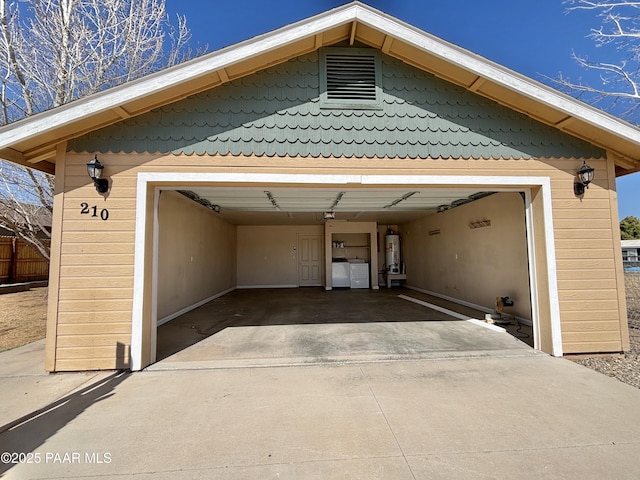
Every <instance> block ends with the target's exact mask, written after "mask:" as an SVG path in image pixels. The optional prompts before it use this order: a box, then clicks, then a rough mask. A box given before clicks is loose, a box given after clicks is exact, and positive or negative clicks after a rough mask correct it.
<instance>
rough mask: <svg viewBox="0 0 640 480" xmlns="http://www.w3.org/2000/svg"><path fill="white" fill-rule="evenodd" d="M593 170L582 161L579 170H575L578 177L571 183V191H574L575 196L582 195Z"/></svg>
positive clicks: (590, 179)
mask: <svg viewBox="0 0 640 480" xmlns="http://www.w3.org/2000/svg"><path fill="white" fill-rule="evenodd" d="M593 172H594V169H593V168H591V167H590V166H589V165H587V162H584V161H583V162H582V166H581V167H580V170H578V171H577V172H576V175H577V176H578V178H577V180H576V181H575V182H574V184H573V193H575V195H576V197H580V196H582V195H584V191H585V189H586V188H589V184H590V183H591V181H592V180H593Z"/></svg>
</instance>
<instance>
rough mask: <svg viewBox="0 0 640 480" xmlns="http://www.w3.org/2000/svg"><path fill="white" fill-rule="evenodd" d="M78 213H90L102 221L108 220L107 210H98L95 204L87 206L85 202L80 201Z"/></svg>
mask: <svg viewBox="0 0 640 480" xmlns="http://www.w3.org/2000/svg"><path fill="white" fill-rule="evenodd" d="M80 214H81V215H91V217H95V218H99V219H101V220H104V221H106V220H109V210H107V209H106V208H103V209H101V210H98V206H97V205H93V206H89V204H88V203H86V202H82V203H81V204H80Z"/></svg>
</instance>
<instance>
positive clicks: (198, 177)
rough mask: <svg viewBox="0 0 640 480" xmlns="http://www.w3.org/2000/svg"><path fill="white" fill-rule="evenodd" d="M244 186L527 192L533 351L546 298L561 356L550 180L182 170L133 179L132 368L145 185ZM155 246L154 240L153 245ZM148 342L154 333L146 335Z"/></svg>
mask: <svg viewBox="0 0 640 480" xmlns="http://www.w3.org/2000/svg"><path fill="white" fill-rule="evenodd" d="M237 182H240V183H246V184H249V185H251V184H292V185H295V184H298V185H305V184H309V185H310V184H316V185H319V184H327V185H344V186H345V188H348V184H358V185H384V186H386V187H389V188H394V187H397V186H405V185H412V186H419V185H424V186H449V185H450V186H454V185H456V186H472V187H478V188H483V187H487V188H488V189H491V190H493V191H512V192H522V191H524V192H525V200H526V212H527V231H528V233H529V234H528V235H527V237H528V239H529V240H528V249H529V272H530V278H531V285H532V292H531V294H532V315H533V318H532V321H533V329H534V336H535V341H536V345H535V347H534V348H536V349H539V348H540V347H539V345H538V344H537V343H538V338H539V336H540V322H539V319H538V317H539V313H538V311H537V303H536V305H533V303H534V302H537V299H538V298H539V297H538V295H548V297H549V303H550V312H551V319H550V323H551V332H550V333H551V338H552V347H551V348H552V352H551V354H552V355H554V356H562V336H561V333H562V332H561V327H560V303H559V296H558V282H557V276H556V271H555V264H556V257H555V239H554V234H553V212H552V204H551V180H550V178H549V177H543V176H531V177H519V176H482V175H478V176H471V175H466V176H464V175H463V176H456V175H415V176H412V175H326V174H295V173H291V174H272V173H250V172H247V173H207V172H198V173H195V172H194V173H185V172H140V173H138V175H137V182H136V189H137V190H136V227H135V258H134V292H133V313H132V322H131V328H132V331H131V369H132V370H140V369H142V368H143V367H142V365H143V364H145V365H146V362H143V359H142V351H143V348H142V347H143V341H144V338H145V335H144V332H143V325H144V322H143V306H144V291H145V285H146V283H147V282H149V281H150V282H151V288H152V289H157V281H156V279H155V278H151V279H147V278H145V275H144V274H145V264H146V262H147V255H148V254H151V255H152V257H151V261H152V262H153V261H157V251H156V252H147V251H146V250H145V245H146V224H147V217H146V216H147V195H148V189H149V187H152V186H154V183H160V184H163V186H162V187H155V188H156V189H157V190H158V191H159V190H165V189H166V190H174V189H176V188H184V185H185V184H193V185H198V186H199V185H210V186H211V185H213V186H215V185H217V184H220V186H223V184H225V183H237ZM532 187H537V188H540V189H541V190H542V199H543V202H542V207H543V212H544V219H543V221H544V229H545V231H544V243H545V250H546V252H547V259H546V267H547V268H546V270H547V271H546V275H547V278H548V286H549V288H548V291H547V292H538V291H537V287H536V282H535V277H536V266H535V261H534V260H535V256H534V250H535V249H534V248H533V235H531V232H532V231H533V220H532V213H531V194H530V189H531V188H532ZM157 197H158V194H156V195H155V196H154V202H155V205H154V209H153V210H154V211H155V210H157V205H158V201H157ZM152 243H153V242H152ZM153 271H154V273H153V275H157V268H153ZM155 298H157V292H153V293H152V299H154V301H155ZM151 314H152V316H153V315H156V312H155V309H153V308H152V313H151ZM156 322H157V318H155V317H154V318H151V325H152V326H153V328H155V325H156ZM148 333H149V335H150V337H149V338H150V339H153V334H152V333H151V332H148ZM153 358H155V352H152V354H151V359H153Z"/></svg>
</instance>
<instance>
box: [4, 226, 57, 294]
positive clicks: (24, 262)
mask: <svg viewBox="0 0 640 480" xmlns="http://www.w3.org/2000/svg"><path fill="white" fill-rule="evenodd" d="M48 278H49V262H48V261H47V260H45V259H44V258H42V255H40V253H39V252H38V251H37V250H36V249H34V248H33V247H31V246H30V245H29V244H27V243H26V242H25V241H23V240H19V239H17V238H16V237H0V284H2V283H22V282H34V281H38V280H48Z"/></svg>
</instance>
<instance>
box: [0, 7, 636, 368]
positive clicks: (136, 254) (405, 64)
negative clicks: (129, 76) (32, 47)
mask: <svg viewBox="0 0 640 480" xmlns="http://www.w3.org/2000/svg"><path fill="white" fill-rule="evenodd" d="M0 155H1V156H2V157H3V158H7V159H9V160H11V161H14V162H16V163H21V164H26V165H29V166H32V167H34V168H38V169H41V170H43V171H48V172H54V171H55V175H56V192H55V193H56V194H55V204H54V219H53V223H54V227H53V228H54V238H53V240H52V260H51V273H50V291H49V311H48V330H47V357H46V368H47V370H50V371H66V370H91V369H112V368H131V369H133V370H139V369H142V368H144V367H146V366H148V365H149V364H151V363H153V362H154V361H155V359H156V341H157V339H156V332H157V326H158V325H159V324H162V323H164V322H169V321H171V320H173V319H175V318H176V317H178V316H180V315H182V314H184V313H186V312H188V311H190V310H192V309H194V308H197V307H198V306H200V305H203V304H205V303H207V302H209V301H211V300H213V299H215V298H218V297H221V296H224V295H225V294H227V293H229V292H231V291H232V290H235V289H240V288H282V287H287V288H299V287H321V288H322V289H323V290H324V291H331V290H334V289H336V288H363V289H369V290H370V291H371V293H372V294H375V292H376V291H378V289H381V288H387V286H388V285H389V286H393V285H395V284H396V283H397V282H402V284H403V285H404V286H406V287H408V288H411V289H414V290H415V291H419V292H426V293H429V294H431V295H436V296H439V297H441V298H445V299H447V300H449V301H455V302H459V303H461V304H466V305H474V306H479V307H485V308H491V307H493V302H494V299H495V298H496V296H501V295H504V296H509V297H510V298H512V299H514V300H515V302H514V306H513V309H514V314H515V315H516V316H517V317H519V318H521V319H523V320H524V321H528V322H530V323H531V325H532V327H533V333H534V348H535V349H538V350H541V351H543V352H546V353H549V354H552V355H556V356H561V355H563V354H570V353H594V352H621V351H624V350H625V349H627V348H628V330H627V319H626V305H625V295H624V283H623V270H622V258H621V251H620V243H619V238H620V235H619V229H618V214H617V201H616V193H615V179H616V176H620V175H624V174H628V173H632V172H635V171H638V170H640V162H639V161H638V160H637V159H638V158H640V131H639V130H638V129H636V128H634V127H632V126H630V125H628V124H626V123H624V122H622V121H620V120H618V119H616V118H614V117H611V116H609V115H607V114H605V113H603V112H601V111H599V110H596V109H593V108H591V107H589V106H586V105H584V104H582V103H580V102H577V101H576V100H574V99H572V98H570V97H567V96H565V95H563V94H560V93H558V92H556V91H554V90H552V89H550V88H548V87H546V86H544V85H541V84H539V83H537V82H535V81H533V80H531V79H528V78H525V77H523V76H521V75H519V74H517V73H515V72H512V71H510V70H508V69H506V68H504V67H501V66H499V65H496V64H493V63H491V62H489V61H487V60H486V59H483V58H481V57H478V56H476V55H474V54H472V53H470V52H468V51H465V50H462V49H460V48H459V47H456V46H454V45H451V44H448V43H446V42H444V41H442V40H440V39H437V38H434V37H432V36H430V35H428V34H426V33H424V32H421V31H419V30H417V29H415V28H414V27H411V26H410V25H407V24H405V23H403V22H400V21H398V20H397V19H394V18H392V17H389V16H387V15H385V14H384V13H382V12H380V11H377V10H374V9H372V8H370V7H367V6H365V5H362V4H361V3H359V2H354V3H351V4H349V5H346V6H344V7H340V8H338V9H335V10H331V11H328V12H326V13H324V14H321V15H318V16H316V17H313V18H310V19H307V20H304V21H302V22H299V23H297V24H293V25H290V26H287V27H284V28H282V29H280V30H277V31H274V32H271V33H269V34H266V35H264V36H261V37H257V38H254V39H251V40H248V41H247V42H243V43H241V44H238V45H235V46H232V47H228V48H226V49H223V50H221V51H218V52H214V53H212V54H209V55H206V56H203V57H200V58H197V59H195V60H193V61H190V62H187V63H185V64H182V65H179V66H176V67H174V68H171V69H168V70H165V71H162V72H159V73H157V74H154V75H151V76H149V77H146V78H143V79H140V80H138V81H134V82H131V83H129V84H126V85H123V86H120V87H116V88H114V89H111V90H108V91H105V92H102V93H99V94H96V95H94V96H92V97H89V98H86V99H84V100H80V101H78V102H75V103H72V104H69V105H66V106H63V107H60V108H58V109H55V110H52V111H49V112H44V113H42V114H39V115H36V116H34V117H31V118H28V119H25V120H23V121H21V122H17V123H15V124H13V125H9V126H7V127H4V128H2V129H0ZM95 159H97V160H98V162H99V164H100V165H102V166H103V167H104V169H103V170H101V171H100V170H99V172H101V174H102V175H101V178H100V179H97V180H95V182H94V181H92V180H91V179H90V178H89V177H88V176H87V163H88V162H90V161H92V160H95ZM93 165H94V166H96V164H95V163H94V164H93ZM582 167H585V168H586V167H589V168H590V169H592V172H593V179H592V180H591V182H590V183H589V182H583V180H581V177H580V176H579V175H578V174H577V172H578V171H579V170H580V169H581V168H582ZM586 180H588V179H586ZM584 183H587V184H588V189H585V188H583V186H584ZM388 234H393V235H394V236H397V238H398V242H399V245H400V247H401V256H400V257H397V258H394V257H393V255H392V256H391V257H389V256H388V255H387V253H389V252H388V250H389V248H390V247H389V245H388V241H387V235H388ZM392 249H393V247H392ZM346 266H348V268H346ZM341 271H345V272H346V271H349V272H350V273H349V277H348V278H349V281H348V283H342V282H343V281H344V280H345V278H347V277H344V275H343V274H340V273H339V272H341ZM353 272H357V273H353Z"/></svg>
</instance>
